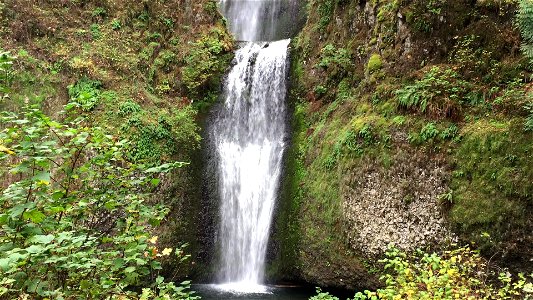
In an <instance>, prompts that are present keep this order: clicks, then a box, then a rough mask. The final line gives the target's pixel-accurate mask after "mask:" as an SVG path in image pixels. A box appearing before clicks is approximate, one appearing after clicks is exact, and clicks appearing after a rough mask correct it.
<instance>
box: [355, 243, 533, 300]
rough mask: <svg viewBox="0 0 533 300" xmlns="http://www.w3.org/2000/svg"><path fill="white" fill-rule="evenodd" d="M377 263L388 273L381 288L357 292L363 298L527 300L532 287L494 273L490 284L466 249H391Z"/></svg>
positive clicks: (479, 260)
mask: <svg viewBox="0 0 533 300" xmlns="http://www.w3.org/2000/svg"><path fill="white" fill-rule="evenodd" d="M386 255H387V257H386V258H385V259H383V260H381V261H380V262H382V263H383V264H384V265H385V270H386V271H387V272H388V273H387V274H385V275H384V276H382V277H381V280H382V281H383V282H384V283H385V287H384V288H382V289H378V290H377V291H376V292H370V291H365V292H359V293H357V294H356V295H355V298H354V300H363V299H376V300H377V299H391V300H392V299H428V300H429V299H443V300H445V299H446V300H448V299H449V300H452V299H472V300H474V299H531V297H532V296H533V284H532V283H531V281H528V280H526V278H525V276H524V275H522V274H520V275H518V277H517V278H513V277H512V276H511V275H510V274H509V273H504V272H503V273H500V274H498V279H499V282H497V283H491V281H490V278H489V277H490V276H491V275H492V274H490V273H488V271H487V270H488V269H487V262H486V261H485V260H484V259H483V258H482V257H480V256H479V254H478V253H476V252H475V251H472V250H470V249H468V248H459V249H457V250H452V251H445V252H444V253H443V254H442V255H438V254H436V253H433V254H428V253H425V252H423V251H418V252H417V253H416V254H415V255H412V256H408V255H407V254H405V253H403V252H401V251H399V250H398V249H395V248H391V249H389V250H388V251H387V253H386Z"/></svg>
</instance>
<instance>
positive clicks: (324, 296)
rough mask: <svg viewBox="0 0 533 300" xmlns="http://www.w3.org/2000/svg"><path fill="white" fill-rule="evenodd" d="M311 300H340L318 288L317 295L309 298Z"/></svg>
mask: <svg viewBox="0 0 533 300" xmlns="http://www.w3.org/2000/svg"><path fill="white" fill-rule="evenodd" d="M309 300H339V298H337V297H335V296H332V295H330V294H329V293H328V292H323V291H322V289H320V288H318V287H317V288H316V295H315V296H313V297H311V298H309Z"/></svg>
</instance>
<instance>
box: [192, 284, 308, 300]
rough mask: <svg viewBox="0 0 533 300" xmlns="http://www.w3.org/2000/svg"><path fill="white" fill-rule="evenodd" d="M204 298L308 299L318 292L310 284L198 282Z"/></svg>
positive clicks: (197, 289) (223, 299)
mask: <svg viewBox="0 0 533 300" xmlns="http://www.w3.org/2000/svg"><path fill="white" fill-rule="evenodd" d="M192 289H193V290H195V291H197V292H198V295H200V296H201V297H202V299H203V300H234V299H235V300H307V299H309V298H310V297H311V296H313V295H315V294H316V291H315V289H314V288H313V287H310V286H271V285H251V284H248V283H231V284H196V285H193V287H192Z"/></svg>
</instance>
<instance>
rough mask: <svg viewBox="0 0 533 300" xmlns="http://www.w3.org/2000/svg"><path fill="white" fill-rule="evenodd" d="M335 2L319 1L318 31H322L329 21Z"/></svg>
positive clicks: (333, 0)
mask: <svg viewBox="0 0 533 300" xmlns="http://www.w3.org/2000/svg"><path fill="white" fill-rule="evenodd" d="M335 4H336V1H335V0H325V1H320V3H319V4H318V8H317V11H318V15H319V17H320V19H319V21H318V29H319V30H320V31H324V30H325V29H326V27H327V26H328V25H329V23H330V22H331V19H332V17H333V10H334V9H335Z"/></svg>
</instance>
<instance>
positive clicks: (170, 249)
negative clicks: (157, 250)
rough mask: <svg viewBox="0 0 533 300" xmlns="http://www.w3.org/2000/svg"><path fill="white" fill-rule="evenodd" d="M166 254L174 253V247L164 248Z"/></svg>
mask: <svg viewBox="0 0 533 300" xmlns="http://www.w3.org/2000/svg"><path fill="white" fill-rule="evenodd" d="M161 253H162V254H163V255H165V256H169V255H170V253H172V248H165V249H163V252H161Z"/></svg>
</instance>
